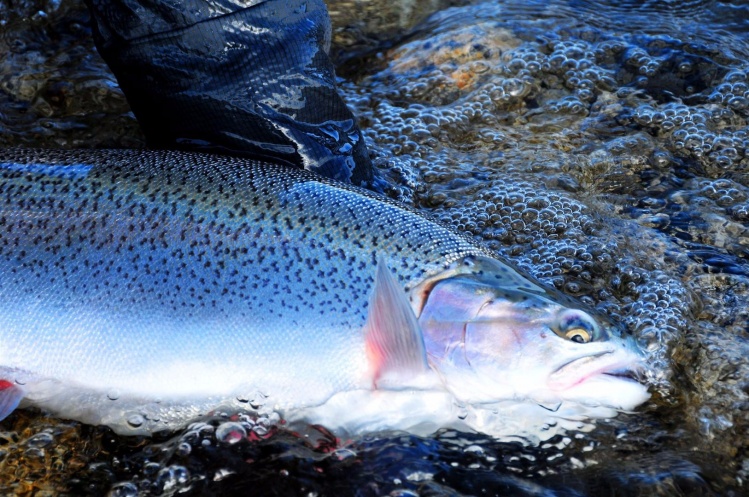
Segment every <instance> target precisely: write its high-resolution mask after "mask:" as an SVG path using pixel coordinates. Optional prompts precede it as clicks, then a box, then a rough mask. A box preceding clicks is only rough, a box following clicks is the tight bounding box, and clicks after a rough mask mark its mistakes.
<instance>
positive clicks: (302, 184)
mask: <svg viewBox="0 0 749 497" xmlns="http://www.w3.org/2000/svg"><path fill="white" fill-rule="evenodd" d="M641 367H642V364H641V356H640V355H639V353H638V352H637V351H636V349H635V347H634V345H633V344H632V343H631V341H630V340H626V339H623V338H621V337H620V336H619V335H618V334H617V333H616V332H615V331H614V330H613V329H612V328H611V326H610V325H608V324H606V323H605V322H603V321H601V320H600V319H596V318H594V317H593V316H591V315H590V314H589V313H587V312H585V311H583V310H582V309H579V308H576V306H575V305H571V304H569V303H568V300H566V299H564V298H563V297H561V296H558V295H557V294H556V293H553V292H552V291H550V290H547V289H544V288H543V287H541V286H539V285H538V284H537V283H534V282H532V281H531V280H529V279H528V278H526V277H524V276H521V275H520V274H519V273H518V272H516V271H515V270H514V269H512V268H511V267H510V266H508V265H507V264H505V263H503V262H502V261H500V260H498V259H496V258H495V257H494V256H493V255H492V253H491V252H489V251H487V250H486V249H484V248H482V247H481V246H479V245H477V244H475V243H473V242H472V241H471V240H469V239H468V238H466V237H464V236H462V235H460V234H458V233H456V232H455V231H452V230H451V229H448V228H446V227H444V226H442V225H440V224H438V223H435V222H434V221H431V220H429V219H428V218H426V217H424V216H423V215H421V214H419V213H418V212H415V211H414V210H411V209H409V208H407V207H404V206H402V205H399V204H397V203H396V202H393V201H391V200H389V199H387V198H384V197H380V196H377V195H375V194H372V193H370V192H367V191H364V190H361V189H357V188H355V187H350V186H347V185H343V184H339V183H336V182H333V181H329V180H326V179H323V178H320V177H317V176H316V175H314V174H311V173H308V172H305V171H297V170H291V169H288V168H284V167H278V166H275V165H271V164H266V163H260V162H253V161H248V160H240V159H233V158H227V157H216V156H210V155H201V154H193V153H181V152H153V151H148V152H144V151H124V150H123V151H76V152H72V151H23V150H5V151H2V152H0V418H4V417H6V416H7V415H8V414H9V413H11V412H12V411H13V410H14V409H15V408H16V407H18V405H19V403H20V405H21V406H22V407H23V406H26V405H33V406H38V407H40V408H42V409H45V410H48V411H50V412H51V413H54V414H56V415H58V416H60V417H65V418H71V419H76V420H80V421H82V422H85V423H90V424H104V425H108V426H110V427H111V428H113V429H114V430H115V431H117V432H119V433H123V434H136V433H138V434H148V433H152V432H154V431H157V430H164V429H175V428H179V427H181V426H183V425H184V424H186V423H187V422H189V421H190V420H192V419H194V418H195V417H197V416H199V415H201V414H204V413H206V412H208V411H210V410H212V409H215V408H217V407H218V406H226V405H229V406H234V407H240V408H241V407H247V408H248V409H249V406H250V405H252V406H253V407H255V408H258V405H264V406H267V407H269V408H272V409H274V410H276V411H278V412H280V413H281V414H282V415H283V416H285V417H288V418H290V419H302V420H314V421H320V422H323V423H328V424H329V425H331V426H334V427H337V428H340V429H342V430H346V431H348V432H351V433H361V432H366V431H372V430H377V429H386V428H404V429H408V428H409V427H412V426H416V425H422V426H423V425H424V423H426V424H427V425H429V426H431V427H433V428H438V427H440V426H447V425H460V421H459V419H458V417H460V418H461V419H463V418H465V416H458V417H456V415H455V412H454V411H451V407H450V406H451V405H462V406H465V405H483V404H491V403H492V402H497V401H502V400H507V399H528V400H530V401H532V402H536V403H539V404H542V405H544V406H548V405H550V404H551V405H553V404H559V403H562V402H573V403H582V404H590V405H598V406H608V407H611V408H614V409H625V410H627V409H632V408H634V407H635V406H637V405H638V404H640V403H642V402H643V401H644V400H646V399H647V397H648V394H647V393H646V388H645V387H644V386H642V385H641V384H640V383H638V382H637V381H635V380H634V379H633V373H635V372H636V371H637V370H638V369H640V368H641ZM399 396H400V397H399ZM398 398H400V399H401V400H403V399H407V400H406V401H404V402H400V403H399V402H398V401H397V399H398ZM416 404H418V408H413V406H414V405H416ZM409 409H410V410H409ZM403 410H406V411H408V412H406V413H401V414H398V412H399V411H403ZM463 421H464V423H468V426H467V427H468V428H472V429H477V430H482V429H483V428H482V426H481V423H480V422H479V421H476V420H474V421H475V422H474V423H473V424H471V423H469V422H467V421H465V420H463Z"/></svg>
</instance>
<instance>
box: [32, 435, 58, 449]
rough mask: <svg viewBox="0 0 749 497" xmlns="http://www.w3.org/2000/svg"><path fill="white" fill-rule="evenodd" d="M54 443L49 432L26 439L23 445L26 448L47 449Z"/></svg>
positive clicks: (53, 438)
mask: <svg viewBox="0 0 749 497" xmlns="http://www.w3.org/2000/svg"><path fill="white" fill-rule="evenodd" d="M54 441H55V437H54V435H53V434H52V433H50V432H49V431H42V432H40V433H36V434H34V435H32V436H30V437H29V438H27V439H26V442H25V443H26V446H27V447H34V448H38V449H41V448H44V447H49V446H50V445H52V444H53V443H54Z"/></svg>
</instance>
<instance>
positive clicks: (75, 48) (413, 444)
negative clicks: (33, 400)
mask: <svg viewBox="0 0 749 497" xmlns="http://www.w3.org/2000/svg"><path fill="white" fill-rule="evenodd" d="M446 3H447V2H444V4H446ZM444 7H445V5H443V3H441V2H438V1H434V2H416V3H413V4H411V3H405V2H404V3H403V4H395V3H387V2H375V1H372V2H363V1H362V2H356V3H352V2H348V1H346V0H341V1H334V2H331V5H330V8H331V14H332V17H333V21H334V28H335V36H336V38H335V45H334V53H335V54H336V56H337V58H338V60H339V61H340V63H341V65H340V67H339V74H340V75H342V89H343V93H344V97H345V98H346V99H347V101H348V102H349V103H350V105H351V106H352V108H353V109H354V111H355V113H356V114H357V115H358V116H359V118H360V119H361V124H362V128H363V130H364V132H365V134H366V136H367V139H368V144H369V147H370V150H371V153H372V156H373V158H374V159H375V162H376V164H377V166H378V167H379V168H381V170H382V171H383V172H384V174H385V175H386V177H388V178H389V180H390V181H391V183H392V184H393V185H395V187H394V188H393V189H392V190H391V192H390V194H391V195H392V196H395V197H398V198H400V199H401V200H403V201H404V202H408V203H412V204H414V205H416V206H418V207H419V208H421V209H423V210H424V211H427V212H430V213H432V214H433V215H435V216H437V217H438V218H441V219H443V220H444V221H445V222H447V223H448V224H451V225H453V226H455V227H457V228H458V229H460V230H463V231H466V232H468V233H471V234H472V235H474V236H476V237H477V238H479V239H481V240H483V241H484V242H485V243H488V244H489V245H490V246H491V247H493V248H494V249H495V250H497V251H498V252H499V253H501V254H502V255H503V256H505V257H507V258H509V259H511V260H513V261H514V262H515V263H516V264H518V265H519V266H521V267H523V268H524V269H526V270H527V271H529V272H530V273H532V274H534V275H535V276H537V277H538V278H539V279H541V280H542V281H545V282H546V283H549V284H551V285H554V286H556V287H558V288H560V289H562V290H563V291H565V292H566V293H568V294H570V295H574V296H576V297H578V298H580V299H582V300H584V301H586V302H588V303H589V304H591V305H594V306H596V307H598V308H599V309H600V310H601V311H603V312H605V313H607V314H609V315H610V316H612V317H613V318H614V319H615V320H617V321H618V322H620V323H622V325H623V326H624V327H625V328H626V330H627V332H628V333H631V334H633V335H635V336H636V337H637V338H638V340H640V342H641V343H642V344H643V346H644V347H645V348H646V350H647V353H648V357H649V360H650V362H651V364H652V366H653V370H652V373H651V375H650V378H649V382H650V385H651V390H652V392H653V398H652V400H651V401H649V402H648V403H647V404H646V405H644V406H643V407H642V408H640V409H638V412H636V413H631V414H623V415H620V416H619V417H617V418H616V419H613V420H609V421H601V422H598V423H597V427H596V429H595V430H594V431H592V432H590V433H574V432H571V433H567V434H566V435H560V436H556V437H554V438H552V440H550V441H549V442H547V443H544V444H542V445H540V446H533V445H530V446H529V445H523V444H522V443H520V442H500V441H495V440H491V439H488V438H487V437H483V436H480V435H475V434H474V435H472V434H458V433H453V432H445V433H441V434H438V435H435V436H433V437H428V438H420V437H414V436H402V435H397V434H391V435H387V434H380V435H378V436H372V437H368V438H365V439H361V440H354V441H351V442H348V443H346V441H340V440H336V439H335V437H333V436H332V435H330V434H328V433H326V432H325V430H324V429H323V428H319V429H315V428H310V431H309V432H308V433H301V434H298V433H290V432H288V431H285V430H284V429H283V426H282V425H281V426H277V425H275V424H274V423H273V422H272V421H273V420H261V422H260V423H258V424H253V425H252V427H251V428H250V430H249V431H250V436H249V437H248V438H244V439H242V440H240V441H239V442H237V441H236V438H235V437H233V436H232V433H233V432H232V427H233V426H234V425H232V424H231V423H242V422H243V420H242V419H239V418H236V419H227V418H225V417H221V416H216V417H209V418H205V419H204V420H202V421H203V424H200V425H196V426H193V427H192V428H191V429H186V430H184V431H182V432H180V433H175V434H168V435H164V436H162V437H156V438H155V439H140V438H123V437H116V436H114V435H113V434H112V433H111V432H110V431H109V430H107V429H104V428H97V427H89V426H82V425H79V424H77V423H72V422H67V421H62V420H57V419H53V418H50V417H47V416H45V415H43V414H41V413H38V412H34V411H21V412H17V413H15V414H14V415H12V416H11V417H10V418H8V419H7V420H6V421H4V422H3V423H2V430H3V431H2V432H0V444H1V445H0V459H1V460H0V474H1V476H0V489H1V491H2V492H4V493H12V492H16V493H19V494H28V495H33V494H35V493H38V492H44V491H47V492H51V493H53V494H54V493H68V494H70V495H101V494H103V493H106V492H108V491H110V490H111V492H112V495H138V494H141V495H171V494H174V493H176V492H179V493H180V495H244V494H245V493H246V492H247V491H248V489H252V491H254V492H256V493H258V494H262V495H265V494H272V495H361V496H370V495H414V494H419V495H479V494H480V495H520V496H531V495H533V496H535V495H565V496H567V495H575V496H577V495H617V496H630V495H653V494H658V495H674V496H677V495H744V494H746V492H747V487H746V485H747V478H749V458H748V456H747V451H748V449H749V434H748V433H747V427H749V324H748V323H749V156H748V155H747V148H748V147H749V129H747V118H748V117H749V72H747V71H749V67H748V65H747V62H746V61H747V60H749V35H748V34H747V29H748V28H747V20H748V19H749V7H748V6H746V5H744V4H743V3H742V2H713V1H688V2H675V1H672V2H669V1H625V2H614V1H611V2H592V1H566V2H565V1H561V0H555V1H551V2H540V1H539V2H528V1H523V2H520V1H517V2H513V1H508V2H496V3H495V2H488V3H481V2H473V3H468V2H465V3H464V4H462V5H460V6H457V7H453V8H444ZM440 9H441V10H440ZM430 11H436V13H434V14H433V15H432V16H431V17H429V16H428V15H427V14H428V13H429V12H430ZM0 18H1V19H2V21H0V146H27V147H55V148H60V147H62V148H80V147H137V146H142V145H143V138H142V136H141V135H140V132H139V131H138V127H137V123H136V122H135V121H134V118H133V117H132V115H131V114H130V113H129V109H128V107H127V103H126V101H125V100H124V98H123V96H122V94H121V92H120V91H119V89H118V87H117V85H116V81H115V80H114V78H113V77H112V76H111V74H110V73H109V72H108V70H107V68H106V66H105V64H104V63H103V62H102V61H101V60H100V59H99V57H98V55H97V54H96V53H95V51H94V49H93V44H92V42H91V39H90V27H89V24H88V16H87V14H86V12H85V9H83V7H82V5H81V4H80V3H78V2H75V1H66V0H63V1H61V2H58V1H50V2H44V1H37V2H34V1H29V2H20V3H19V2H13V3H10V2H7V0H4V1H0ZM38 494H39V495H45V494H44V493H38Z"/></svg>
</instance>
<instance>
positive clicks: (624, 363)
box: [549, 350, 645, 390]
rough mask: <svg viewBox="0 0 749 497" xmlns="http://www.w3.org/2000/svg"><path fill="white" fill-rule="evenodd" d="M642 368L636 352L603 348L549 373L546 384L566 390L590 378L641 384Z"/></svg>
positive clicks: (642, 378)
mask: <svg viewBox="0 0 749 497" xmlns="http://www.w3.org/2000/svg"><path fill="white" fill-rule="evenodd" d="M644 373H645V367H644V365H643V363H642V358H641V357H640V356H639V355H636V354H633V353H629V352H623V351H618V350H604V351H601V352H598V353H594V354H588V355H585V356H583V357H576V358H574V359H571V360H569V361H567V362H565V363H563V364H562V365H561V366H559V367H558V368H556V369H555V370H554V371H553V372H552V373H551V374H550V375H549V386H550V387H551V388H553V389H554V390H567V389H569V388H572V387H575V386H577V385H580V384H581V383H584V382H586V381H588V380H590V379H592V378H601V379H609V380H619V381H625V382H632V383H638V384H642V383H643V380H644Z"/></svg>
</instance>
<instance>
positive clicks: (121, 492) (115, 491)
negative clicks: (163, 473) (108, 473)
mask: <svg viewBox="0 0 749 497" xmlns="http://www.w3.org/2000/svg"><path fill="white" fill-rule="evenodd" d="M138 495H139V491H138V486H137V485H136V484H134V483H131V482H120V483H115V484H114V485H112V488H111V489H110V490H109V492H108V493H107V497H138Z"/></svg>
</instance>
